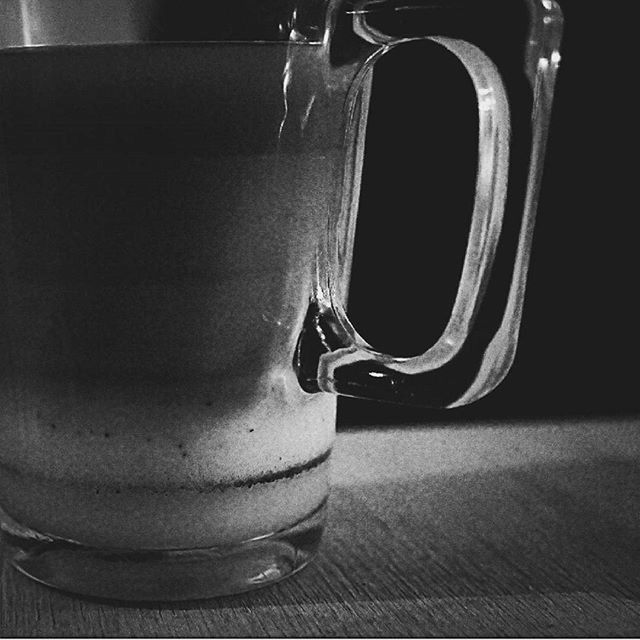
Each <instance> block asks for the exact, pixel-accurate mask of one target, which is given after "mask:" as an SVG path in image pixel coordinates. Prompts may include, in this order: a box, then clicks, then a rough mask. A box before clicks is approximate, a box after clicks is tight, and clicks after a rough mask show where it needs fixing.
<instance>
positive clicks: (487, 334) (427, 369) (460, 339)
mask: <svg viewBox="0 0 640 640" xmlns="http://www.w3.org/2000/svg"><path fill="white" fill-rule="evenodd" d="M464 4H465V2H455V3H453V2H451V3H448V4H447V3H433V2H415V0H414V2H413V4H411V3H410V2H406V1H400V0H362V1H360V2H358V3H357V4H355V5H354V6H353V9H352V11H350V13H351V15H352V28H353V31H354V33H355V34H356V35H357V36H359V37H360V38H361V39H362V40H364V41H365V42H367V43H369V44H370V45H374V46H375V49H374V50H373V52H372V53H370V55H369V56H368V58H367V60H366V62H365V63H364V64H363V66H362V69H361V70H360V73H359V79H356V81H355V82H354V85H353V88H352V94H354V95H352V99H351V100H349V101H348V102H349V105H350V109H351V112H352V113H350V114H349V120H350V121H351V122H353V121H354V116H355V113H354V112H355V111H356V110H358V109H359V108H360V100H359V98H358V97H357V95H356V94H357V92H358V90H359V88H360V87H361V86H362V84H363V80H364V78H365V77H366V76H367V75H368V74H369V73H370V72H371V69H372V66H373V65H374V64H375V62H376V60H378V59H379V58H380V57H381V56H382V55H384V54H385V53H387V52H388V51H389V50H390V49H391V48H392V47H395V46H397V45H399V44H403V43H405V42H411V41H415V40H425V39H427V40H431V41H433V42H435V43H437V44H439V45H441V46H443V47H445V48H446V49H447V50H449V51H450V52H451V53H452V54H454V55H455V56H456V57H457V58H458V59H459V60H460V61H461V62H462V64H463V65H464V67H465V69H466V70H467V72H468V74H469V76H470V77H471V80H472V81H473V85H474V87H475V91H476V96H477V100H478V115H479V145H478V152H479V158H478V170H477V179H476V196H475V204H474V208H473V216H472V220H471V226H470V231H469V239H468V243H467V249H466V254H465V258H464V263H463V268H462V276H461V279H460V283H459V286H458V291H457V294H456V298H455V302H454V305H453V309H452V313H451V317H450V319H449V322H448V323H447V325H446V327H445V329H444V331H443V333H442V335H441V336H440V338H439V339H438V340H437V341H436V342H435V344H434V345H433V346H432V347H430V348H429V349H428V350H427V351H425V352H424V353H423V354H421V355H418V356H414V357H395V356H391V355H388V354H385V353H382V352H380V351H378V350H376V349H375V348H373V347H372V346H371V345H369V344H368V343H367V342H366V341H365V340H364V339H363V338H362V337H361V336H360V335H359V334H358V332H357V330H356V329H355V328H354V326H353V325H352V324H351V322H350V321H349V319H348V316H347V314H346V311H345V309H344V305H343V299H344V298H345V292H343V291H341V290H340V286H339V284H340V278H338V277H337V275H338V274H339V273H340V260H341V256H340V253H341V251H340V238H339V237H338V236H339V233H338V231H337V229H338V228H340V225H339V224H338V223H337V222H336V221H334V224H333V225H332V231H330V233H329V234H328V244H327V246H326V247H325V252H326V256H325V258H326V259H323V260H320V263H321V264H319V266H318V279H317V282H316V286H315V296H314V298H315V299H314V301H313V303H312V305H311V307H310V310H309V313H308V315H307V318H306V320H305V325H304V329H303V332H302V334H301V337H300V340H299V342H298V347H297V350H296V355H295V362H294V365H295V367H296V370H297V373H298V378H299V380H300V383H301V385H302V387H303V389H305V390H306V391H308V392H317V391H325V392H330V393H337V394H340V395H347V396H352V397H358V398H365V399H376V400H386V401H392V402H398V403H402V404H412V405H420V406H430V407H439V408H440V407H456V406H462V405H465V404H469V403H470V402H473V401H475V400H477V399H479V398H481V397H482V396H484V395H486V394H487V393H489V392H490V391H491V390H492V389H494V388H495V387H496V386H497V385H498V384H499V383H500V382H501V381H502V380H503V378H504V377H505V375H506V374H507V372H508V370H509V368H510V367H511V364H512V362H513V359H514V356H515V349H516V345H517V341H518V332H519V327H520V321H521V317H522V306H523V298H524V292H525V285H526V276H527V268H528V262H529V255H530V249H531V241H532V237H533V227H534V222H535V213H536V207H537V203H538V196H539V189H540V179H541V175H542V161H543V157H544V150H545V142H546V137H547V130H548V127H549V119H550V114H551V104H552V101H553V88H554V82H555V76H556V71H557V68H558V64H559V61H560V55H559V46H560V38H561V31H562V14H561V11H560V8H559V7H558V5H557V4H556V3H555V2H553V1H551V0H526V4H527V9H528V17H529V30H528V41H527V43H526V50H525V56H524V65H523V68H522V71H523V72H524V76H525V78H526V81H527V82H528V84H529V86H530V89H531V98H530V101H529V102H530V104H529V105H528V107H527V108H528V110H529V111H530V113H528V114H526V115H529V117H530V122H531V128H530V135H529V139H528V140H525V139H524V134H523V139H513V140H512V139H511V126H510V109H509V102H508V98H507V88H505V84H504V83H503V80H502V77H501V73H500V69H499V67H498V66H497V65H496V63H495V62H494V61H492V59H490V58H489V57H488V56H487V55H486V54H485V53H484V52H483V51H482V50H481V49H480V48H479V47H478V46H476V45H475V44H472V43H471V42H469V41H468V36H469V28H468V23H469V21H467V22H466V23H465V24H466V25H467V28H466V29H462V31H463V33H464V36H465V38H464V39H463V38H460V37H456V36H457V35H458V34H456V31H460V27H459V26H458V25H459V23H460V7H461V5H464ZM466 4H467V5H468V6H469V10H470V11H471V10H475V11H477V10H478V5H480V6H481V7H483V6H485V5H487V6H488V5H489V2H488V1H486V2H480V1H478V0H473V1H470V0H467V1H466ZM494 4H495V3H494ZM447 6H452V7H454V10H453V11H452V19H451V20H450V21H449V22H447V19H446V13H447ZM471 7H473V9H471ZM412 9H419V10H421V11H426V12H430V13H431V14H432V15H436V13H437V16H436V19H435V20H433V22H434V23H435V24H437V26H438V30H439V31H440V34H442V33H443V32H444V35H438V34H428V35H424V34H420V35H418V36H413V35H412V36H406V35H404V36H403V35H400V36H398V35H390V34H389V33H388V32H387V29H386V28H385V30H384V31H383V30H381V29H380V28H379V27H377V26H373V25H372V21H373V22H375V23H383V24H385V25H388V24H398V23H399V24H401V25H402V24H404V23H403V22H402V17H403V14H405V13H406V12H411V10H412ZM386 16H389V19H386ZM443 16H444V19H443ZM518 108H519V109H522V108H523V107H522V105H520V104H519V103H518ZM517 115H518V117H522V115H523V114H522V113H517ZM514 145H527V150H528V155H529V164H528V166H527V167H524V168H523V167H517V166H513V165H512V166H511V167H509V153H510V148H511V147H513V146H514ZM519 151H520V152H521V150H519ZM519 155H520V154H519ZM347 164H349V163H347ZM517 171H519V172H520V173H522V172H523V171H525V172H526V175H524V176H522V178H520V179H521V180H524V182H525V183H526V186H525V188H524V189H523V192H522V193H521V194H519V199H520V203H519V204H518V209H522V210H523V213H522V217H521V221H520V226H519V230H517V232H516V233H515V234H514V238H513V239H512V241H511V243H512V246H511V247H510V246H509V241H508V239H505V238H502V239H500V243H499V238H500V235H501V229H502V226H503V217H504V211H505V202H506V200H507V197H508V188H507V187H508V184H507V182H508V180H507V177H508V176H509V186H510V185H511V183H514V182H515V183H517V181H518V177H517V176H516V177H515V178H514V172H517ZM345 180H346V182H348V181H349V177H346V179H345ZM523 196H524V198H523ZM522 199H524V203H523V204H522ZM339 215H346V212H344V211H343V212H341V213H340V214H339ZM497 253H498V254H502V255H498V258H497V259H496V254H497ZM505 256H506V260H508V264H507V265H506V267H508V270H509V273H510V277H508V278H507V279H506V280H507V281H506V283H505V282H504V281H502V282H501V279H500V278H499V277H495V275H494V276H493V277H490V276H491V272H492V269H493V270H494V271H495V267H494V263H497V262H498V261H499V262H505ZM495 266H498V265H497V264H496V265H495ZM499 266H500V267H501V268H502V269H503V270H504V269H505V265H504V264H500V265H499ZM488 299H490V302H491V303H490V304H487V303H486V302H485V304H483V302H484V301H486V300H488ZM496 300H499V301H500V304H499V305H498V306H499V308H500V311H499V313H496V311H495V306H496Z"/></svg>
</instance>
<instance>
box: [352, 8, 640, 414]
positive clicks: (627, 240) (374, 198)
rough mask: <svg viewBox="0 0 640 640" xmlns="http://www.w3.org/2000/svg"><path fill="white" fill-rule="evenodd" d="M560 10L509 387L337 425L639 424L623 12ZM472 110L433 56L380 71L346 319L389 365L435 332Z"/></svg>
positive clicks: (465, 188) (370, 406) (461, 216)
mask: <svg viewBox="0 0 640 640" xmlns="http://www.w3.org/2000/svg"><path fill="white" fill-rule="evenodd" d="M560 4H561V6H562V8H563V11H564V15H565V31H564V40H563V47H562V63H561V68H560V73H559V75H558V83H557V88H556V103H555V110H554V114H553V119H552V126H551V131H550V140H549V146H548V154H547V160H546V165H545V170H544V183H543V191H542V195H541V201H540V206H539V212H538V219H537V226H536V233H535V239H534V246H533V253H532V259H531V267H530V275H529V284H528V291H527V300H526V305H525V310H524V318H523V325H522V329H521V335H520V343H519V349H518V353H517V356H516V361H515V364H514V365H513V367H512V369H511V372H510V374H509V375H508V377H507V379H506V380H505V381H504V382H503V383H502V385H501V386H500V387H499V388H498V389H496V390H495V391H494V392H493V393H492V394H490V395H489V396H487V397H486V398H484V399H483V400H480V401H478V402H477V403H475V404H474V405H471V406H469V407H465V408H461V409H455V410H449V411H447V412H440V411H433V410H426V409H415V408H414V409H407V408H403V407H397V406H394V405H381V404H378V403H371V402H365V401H355V400H350V399H345V400H341V404H340V424H341V425H348V424H371V423H380V422H394V421H413V420H415V421H421V422H424V421H429V420H437V419H440V418H442V417H446V418H447V419H455V418H458V417H459V418H462V419H468V418H473V417H479V418H491V417H505V416H509V417H536V416H554V415H593V414H603V415H608V414H627V413H634V412H637V411H638V410H640V393H639V391H640V390H639V389H638V385H639V377H638V375H637V373H636V362H638V361H639V360H640V310H639V308H638V307H639V306H638V304H637V299H638V289H639V287H638V284H637V283H638V279H639V277H640V265H639V264H638V263H639V260H638V255H639V252H638V244H639V243H640V235H639V233H638V231H637V227H638V224H637V222H636V219H637V218H638V217H639V213H640V206H639V204H638V196H637V189H636V188H635V187H636V183H639V182H640V177H639V176H638V170H639V168H640V167H639V166H638V165H639V163H638V150H637V149H638V142H639V140H638V127H637V125H636V121H637V119H638V117H639V114H638V98H637V84H638V82H637V81H638V77H639V68H638V62H640V55H639V51H640V49H639V47H638V43H637V37H636V36H635V34H634V33H633V25H634V21H635V12H633V13H632V9H633V5H634V4H635V3H630V2H624V1H622V0H617V1H610V2H608V3H596V2H590V1H585V0H560ZM505 28H506V26H505ZM475 108H476V107H475V98H474V94H473V90H472V88H471V86H470V83H469V81H468V79H467V78H466V75H465V72H464V71H462V70H461V69H460V68H459V67H458V64H457V63H456V62H454V61H453V60H452V59H451V56H449V55H448V54H446V53H445V52H444V51H442V50H438V48H437V47H434V46H431V47H429V46H420V45H416V46H414V45H405V46H404V47H400V48H398V49H397V50H396V51H395V52H393V53H390V54H388V55H387V57H386V58H383V60H382V61H381V62H379V63H378V66H377V68H376V75H375V88H374V95H373V101H372V108H371V115H370V122H369V131H368V149H367V159H366V163H365V173H364V180H363V192H362V199H361V213H360V218H359V228H358V239H357V245H356V256H355V263H354V272H353V279H352V289H351V299H350V315H351V318H352V320H353V322H354V324H355V325H356V326H357V327H358V329H359V330H360V332H361V333H362V335H363V336H364V337H365V338H367V339H369V341H370V342H371V343H372V344H373V345H375V346H376V347H379V348H381V349H384V350H388V351H390V352H393V353H395V354H397V355H413V354H416V353H419V352H421V351H424V350H425V348H426V347H427V346H429V345H430V344H432V343H433V341H434V340H435V338H436V337H437V336H438V335H439V333H440V332H441V330H442V328H443V327H444V324H445V322H446V320H447V317H448V313H449V310H450V307H451V304H452V301H453V296H454V293H455V287H456V283H457V278H458V275H459V269H460V264H461V257H462V252H463V249H464V243H465V241H466V237H465V234H466V232H467V226H468V218H469V211H470V208H471V202H472V199H473V180H474V171H475V158H474V154H475V145H476V139H475V135H476V133H475V128H474V127H475V121H474V118H475V116H474V110H475Z"/></svg>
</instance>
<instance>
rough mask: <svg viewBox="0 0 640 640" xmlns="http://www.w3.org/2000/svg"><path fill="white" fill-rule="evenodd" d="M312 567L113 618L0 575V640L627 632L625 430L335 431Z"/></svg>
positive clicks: (633, 533)
mask: <svg viewBox="0 0 640 640" xmlns="http://www.w3.org/2000/svg"><path fill="white" fill-rule="evenodd" d="M332 465H333V476H334V490H333V494H332V500H331V504H330V524H329V527H328V529H327V532H326V535H325V539H324V543H323V547H322V552H321V554H320V556H319V557H318V558H317V560H316V562H315V563H314V564H313V565H311V566H310V567H308V568H307V569H305V570H304V571H303V572H301V573H300V574H299V575H297V576H294V577H293V578H290V579H289V580H286V581H284V582H282V583H280V584H278V585H276V586H274V587H270V588H267V589H264V590H262V591H257V592H254V593H251V594H246V595H242V596H235V597H228V598H221V599H218V600H209V601H204V602H197V603H189V604H179V605H175V606H164V607H158V606H147V607H139V606H114V605H113V604H111V603H107V602H100V601H93V600H83V599H79V598H76V597H73V596H69V595H67V594H64V593H60V592H57V591H54V590H52V589H48V588H46V587H43V586H41V585H38V584H35V583H33V582H31V581H30V580H28V579H27V578H25V577H23V576H21V575H20V574H18V573H17V572H15V571H14V570H13V569H11V568H10V567H9V566H8V564H7V563H6V562H4V563H3V567H2V574H1V578H0V580H1V581H0V588H1V589H2V592H1V607H0V635H2V636H3V637H7V636H14V637H15V636H17V637H42V636H51V637H105V636H106V637H134V638H136V637H336V636H342V637H345V636H346V637H362V636H366V637H397V636H408V637H416V636H417V637H431V636H440V637H443V636H444V637H452V636H456V637H464V636H473V637H483V636H484V637H487V636H489V637H500V636H511V637H523V636H525V637H532V636H534V637H541V636H548V637H558V636H565V637H567V636H573V637H576V636H580V637H585V636H595V637H598V636H618V637H620V636H626V637H630V636H638V635H640V553H639V551H640V518H639V513H640V419H635V418H629V419H626V420H620V419H617V420H588V421H585V420H573V421H564V422H562V423H554V422H552V421H546V422H544V423H535V424H525V423H519V424H506V423H503V424H492V425H488V424H476V425H467V426H462V427H461V426H459V425H458V426H449V427H446V428H445V426H444V425H440V426H438V425H432V426H422V427H408V428H400V427H397V428H393V429H390V428H366V429H361V430H350V431H345V432H342V433H340V434H339V437H338V443H337V447H336V452H335V455H334V456H333V461H332Z"/></svg>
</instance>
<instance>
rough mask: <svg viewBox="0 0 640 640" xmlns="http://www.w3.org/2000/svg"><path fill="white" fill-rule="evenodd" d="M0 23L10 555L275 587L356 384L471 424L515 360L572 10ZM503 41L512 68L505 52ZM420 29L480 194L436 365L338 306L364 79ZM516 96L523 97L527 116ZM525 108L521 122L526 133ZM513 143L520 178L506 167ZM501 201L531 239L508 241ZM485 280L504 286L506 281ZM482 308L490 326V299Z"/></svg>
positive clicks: (67, 576)
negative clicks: (459, 83)
mask: <svg viewBox="0 0 640 640" xmlns="http://www.w3.org/2000/svg"><path fill="white" fill-rule="evenodd" d="M0 8H1V17H2V19H1V21H0V117H1V119H2V134H3V137H2V139H1V140H0V178H1V180H0V225H1V229H0V260H1V265H2V266H1V271H0V273H1V278H0V287H1V294H0V296H1V297H0V341H1V343H2V344H1V345H0V369H1V376H0V403H1V408H2V411H1V424H0V504H1V505H2V530H3V540H4V544H5V545H8V546H9V548H10V553H11V561H12V563H13V564H14V566H15V567H17V568H18V569H19V570H20V571H22V572H23V573H25V574H27V575H29V576H31V577H32V578H34V579H36V580H38V581H40V582H43V583H45V584H48V585H52V586H55V587H58V588H62V589H64V590H67V591H71V592H76V593H80V594H86V595H91V596H98V597H106V598H115V599H121V600H157V601H163V600H179V599H193V598H203V597H210V596H216V595H222V594H229V593H235V592H240V591H244V590H248V589H252V588H256V587H259V586H262V585H265V584H269V583H271V582H274V581H277V580H279V579H281V578H282V577H284V576H286V575H288V574H290V573H292V572H294V571H296V570H298V569H300V568H301V567H302V566H304V565H305V564H306V563H307V562H308V561H309V560H310V559H311V558H312V556H313V554H314V553H315V551H316V549H317V547H318V544H319V542H320V537H321V532H322V527H323V521H324V515H325V505H326V500H327V494H328V486H329V484H328V459H329V454H330V450H331V446H332V443H333V440H334V434H335V412H336V398H337V395H339V394H343V395H350V396H355V397H362V398H374V399H379V400H388V401H395V402H400V403H413V404H421V405H425V406H434V407H449V406H459V405H462V404H466V403H469V402H472V401H474V400H475V399H477V398H479V397H481V396H482V395H484V394H486V393H487V392H489V391H490V390H491V389H492V388H494V387H495V386H496V385H497V384H498V383H499V382H500V380H501V379H502V378H503V377H504V375H505V374H506V372H507V370H508V368H509V366H510V364H511V362H512V359H513V356H514V350H515V345H516V341H517V335H518V326H519V323H520V316H521V307H522V300H523V293H524V285H525V279H526V270H527V262H528V256H529V250H530V243H531V234H532V228H533V221H534V215H535V208H536V204H537V199H538V190H539V181H540V175H541V166H542V157H543V152H544V143H545V137H546V133H547V128H548V119H549V114H550V107H551V101H552V93H553V84H554V79H555V72H556V69H557V66H558V62H559V54H558V47H559V39H560V31H561V22H562V20H561V14H560V10H559V8H558V6H557V5H556V4H554V3H553V2H551V0H526V1H524V0H522V1H521V0H484V1H483V2H479V1H478V0H474V1H471V0H466V1H457V0H456V1H454V0H440V1H435V0H402V2H399V1H398V0H349V1H346V2H345V1H341V0H260V1H258V0H242V1H240V0H232V1H229V2H215V3H212V2H202V1H194V0H190V1H182V2H180V3H177V2H173V1H171V0H109V1H108V2H106V1H105V0H65V1H64V2H59V0H21V1H18V0H0ZM500 34H502V36H503V37H504V38H506V39H507V40H508V39H509V38H511V41H509V42H507V49H508V52H507V55H506V56H503V58H502V59H498V58H500V55H498V54H496V56H497V58H495V59H493V60H492V59H491V58H490V57H489V55H488V54H487V53H486V51H489V50H491V46H492V42H493V41H494V40H495V39H496V38H497V37H498V35H500ZM502 36H501V37H502ZM424 39H429V40H431V41H433V42H435V43H437V44H438V45H441V46H442V47H444V48H445V49H447V50H448V51H449V52H451V54H452V55H454V56H456V57H457V58H458V59H459V60H460V62H461V63H462V65H464V67H465V68H466V70H467V72H468V74H469V75H470V77H471V80H472V81H473V85H474V87H475V90H476V94H477V102H478V132H479V158H478V169H477V183H476V199H475V205H474V209H473V216H472V221H471V225H470V232H469V239H468V245H467V251H466V257H465V259H464V265H463V269H462V276H461V281H460V285H459V288H458V293H457V297H456V300H455V303H454V305H453V309H452V313H451V319H450V321H449V323H448V325H447V326H446V328H445V330H444V332H443V335H442V336H441V338H440V339H439V340H437V341H436V343H435V344H434V345H433V346H432V347H431V348H429V349H428V350H427V351H426V352H425V353H424V354H422V355H418V356H415V357H403V358H399V357H393V356H391V355H387V354H384V353H381V352H379V351H378V350H376V349H375V348H374V347H373V346H371V345H369V344H367V342H365V340H364V339H363V338H362V337H361V336H360V335H359V334H358V332H357V330H356V329H355V328H354V327H353V326H352V324H351V323H350V322H349V319H348V317H347V314H346V311H345V307H346V297H347V292H348V284H349V271H350V264H351V258H352V247H353V238H354V233H355V232H354V230H355V221H356V213H357V210H358V194H359V190H360V175H361V167H362V163H363V155H364V152H363V149H364V138H365V132H366V120H367V110H368V105H369V97H370V92H371V79H372V75H373V69H374V67H375V63H376V61H377V60H378V59H379V58H380V57H381V56H383V55H384V54H385V53H386V52H388V51H389V50H391V49H392V48H393V47H395V46H398V45H401V44H403V43H404V42H408V41H413V40H424ZM426 71H427V74H426V81H427V82H428V69H426ZM512 83H513V84H514V86H515V85H517V84H518V83H520V85H519V86H521V87H525V88H526V91H525V96H526V98H525V99H519V100H517V101H516V103H513V102H512V104H511V107H510V105H509V100H508V99H507V96H508V93H509V92H510V91H511V86H510V84H512ZM527 92H528V93H527ZM514 95H515V94H514ZM518 95H520V94H518ZM510 111H512V112H513V113H514V115H516V116H517V117H518V118H520V119H521V120H524V121H525V122H530V126H528V127H525V130H526V133H525V134H523V135H521V136H520V134H519V133H516V134H515V135H513V136H512V137H511V140H510V128H511V127H510ZM516 111H517V113H516ZM510 147H511V150H512V152H513V151H514V150H515V149H518V150H519V151H518V153H519V154H520V155H519V156H518V157H519V158H521V159H522V158H525V160H526V161H525V162H519V163H518V165H517V166H516V165H515V164H514V163H512V165H511V167H509V153H510ZM505 202H507V205H508V206H507V207H506V211H507V212H508V211H510V210H512V209H513V210H516V214H517V217H516V222H517V224H516V225H515V227H514V229H515V233H513V234H511V237H510V239H505V238H506V237H503V238H502V239H501V241H500V243H498V237H499V235H500V231H501V227H502V221H503V218H504V219H505V220H506V219H507V217H506V216H505V215H504V212H505ZM523 212H524V213H523ZM512 226H513V223H512ZM505 227H506V224H505ZM501 252H503V254H504V255H505V256H506V258H505V257H502V258H501V257H500V255H501ZM494 262H495V268H494V273H497V271H500V273H502V275H501V276H500V277H498V276H497V275H496V276H495V277H494V276H492V277H491V278H490V271H491V269H492V266H493V265H494ZM498 263H500V264H498ZM505 273H506V277H505ZM496 291H497V293H496ZM492 292H493V293H492ZM490 295H491V296H493V299H494V300H499V301H500V304H499V305H498V308H499V310H500V311H499V313H497V314H496V312H495V311H487V310H486V309H487V307H488V305H487V304H484V305H483V301H484V300H486V299H487V297H488V296H490ZM490 306H491V308H492V309H494V308H495V305H494V304H492V305H490Z"/></svg>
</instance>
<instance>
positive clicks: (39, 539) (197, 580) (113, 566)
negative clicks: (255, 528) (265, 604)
mask: <svg viewBox="0 0 640 640" xmlns="http://www.w3.org/2000/svg"><path fill="white" fill-rule="evenodd" d="M325 514H326V503H323V504H322V505H320V506H319V507H318V508H317V509H315V510H314V511H313V512H312V513H310V514H309V515H308V516H306V517H305V518H303V519H302V520H301V521H299V522H297V523H296V524H295V525H293V526H291V527H288V528H286V529H283V530H281V531H277V532H274V533H271V534H267V535H264V536H260V537H258V538H253V539H251V540H245V541H242V542H240V543H237V544H232V545H223V546H218V547H209V548H203V549H171V550H140V549H136V550H130V549H97V548H93V547H88V546H85V545H82V544H78V543H75V542H72V541H69V540H63V539H60V538H54V537H51V536H47V535H44V534H41V533H39V532H37V531H33V530H32V529H28V528H26V527H23V526H22V525H20V524H19V523H17V522H15V521H14V520H13V519H11V517H9V516H8V515H7V514H6V513H4V512H3V511H2V510H0V525H1V527H2V538H3V542H4V543H5V544H6V545H7V546H8V547H9V549H10V558H11V562H12V564H13V565H14V567H16V569H18V570H19V571H21V572H22V573H24V574H25V575H27V576H29V577H30V578H33V579H34V580H36V581H38V582H41V583H43V584H45V585H48V586H50V587H55V588H57V589H62V590H64V591H69V592H72V593H76V594H81V595H85V596H92V597H97V598H107V599H112V600H119V601H129V602H136V601H156V602H162V601H177V600H196V599H202V598H211V597H216V596H223V595H230V594H234V593H240V592H243V591H249V590H252V589H257V588H259V587H263V586H266V585H269V584H272V583H274V582H277V581H279V580H281V579H282V578H285V577H286V576H288V575H291V574H293V573H295V572H296V571H299V570H300V569H302V568H303V567H304V566H305V565H307V564H308V563H309V562H310V560H311V559H312V558H313V556H314V555H315V553H316V550H317V548H318V546H319V544H320V539H321V536H322V530H323V527H324V521H325Z"/></svg>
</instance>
